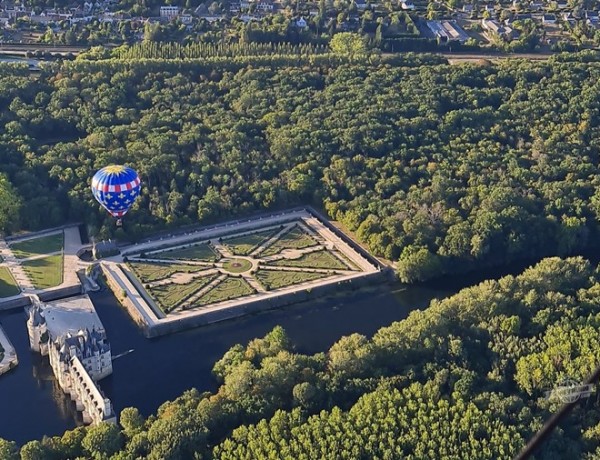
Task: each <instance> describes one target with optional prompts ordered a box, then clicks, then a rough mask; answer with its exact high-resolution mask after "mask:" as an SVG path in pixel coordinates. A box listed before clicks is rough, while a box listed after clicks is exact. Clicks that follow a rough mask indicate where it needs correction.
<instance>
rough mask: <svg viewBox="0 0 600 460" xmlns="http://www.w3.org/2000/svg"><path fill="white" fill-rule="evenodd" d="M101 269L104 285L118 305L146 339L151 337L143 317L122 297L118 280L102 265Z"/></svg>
mask: <svg viewBox="0 0 600 460" xmlns="http://www.w3.org/2000/svg"><path fill="white" fill-rule="evenodd" d="M100 267H101V269H102V273H103V274H104V279H105V281H106V285H107V286H108V288H109V289H110V290H111V291H112V292H113V294H114V295H115V297H116V298H117V300H118V301H119V303H120V304H121V305H122V306H123V307H124V308H125V310H127V312H128V313H129V316H130V317H131V318H132V319H133V320H134V321H135V322H136V323H137V324H138V325H139V326H140V327H141V328H142V329H143V331H144V335H145V336H146V337H152V335H150V333H149V330H148V328H149V325H148V324H147V323H146V321H145V320H144V317H143V316H142V314H141V313H140V312H139V310H138V309H137V308H136V306H135V305H134V304H133V302H132V301H131V299H129V298H128V297H127V295H124V289H123V287H122V286H121V285H120V284H119V282H118V280H117V279H115V278H114V277H113V274H112V272H111V271H110V270H109V268H108V267H106V266H105V265H104V264H100Z"/></svg>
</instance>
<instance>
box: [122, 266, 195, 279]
mask: <svg viewBox="0 0 600 460" xmlns="http://www.w3.org/2000/svg"><path fill="white" fill-rule="evenodd" d="M128 265H129V267H130V268H131V270H132V271H133V272H134V273H135V275H136V276H137V277H138V278H139V279H140V281H141V282H142V283H152V282H153V281H158V280H162V279H164V278H168V277H169V276H171V275H173V274H174V273H193V272H199V271H201V270H205V267H201V266H199V265H184V264H160V263H154V262H129V263H128Z"/></svg>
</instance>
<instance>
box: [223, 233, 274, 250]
mask: <svg viewBox="0 0 600 460" xmlns="http://www.w3.org/2000/svg"><path fill="white" fill-rule="evenodd" d="M275 232H276V230H266V231H264V232H258V233H253V234H252V235H244V236H236V237H234V238H229V239H225V240H223V244H224V245H225V246H227V247H228V248H229V250H230V251H231V252H233V253H234V254H236V255H238V256H247V255H249V254H250V253H251V252H252V251H253V250H254V249H255V248H256V247H257V246H258V245H259V244H261V243H262V242H263V241H266V240H267V239H269V238H270V237H271V236H273V235H274V234H275Z"/></svg>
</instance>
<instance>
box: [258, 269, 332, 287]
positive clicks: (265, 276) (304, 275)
mask: <svg viewBox="0 0 600 460" xmlns="http://www.w3.org/2000/svg"><path fill="white" fill-rule="evenodd" d="M326 276H328V275H327V274H326V273H308V272H288V271H285V272H283V271H282V272H280V271H276V270H259V271H258V272H256V276H255V278H256V279H257V280H258V281H259V282H260V284H262V285H263V286H264V287H265V289H267V290H269V291H270V290H273V289H279V288H283V287H287V286H292V285H294V284H300V283H305V282H306V281H313V280H317V279H319V278H324V277H326Z"/></svg>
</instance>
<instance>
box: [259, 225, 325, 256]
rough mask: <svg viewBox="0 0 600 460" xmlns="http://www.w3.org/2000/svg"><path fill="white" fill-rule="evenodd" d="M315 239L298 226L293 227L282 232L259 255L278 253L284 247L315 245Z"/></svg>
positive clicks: (293, 247)
mask: <svg viewBox="0 0 600 460" xmlns="http://www.w3.org/2000/svg"><path fill="white" fill-rule="evenodd" d="M316 244H318V243H317V241H316V240H315V239H314V238H313V237H312V236H310V235H309V234H308V233H306V232H305V231H304V230H302V229H301V228H300V227H294V228H292V229H291V230H290V231H289V232H287V233H284V234H283V235H282V236H281V237H280V238H279V239H278V240H277V241H275V243H273V244H272V245H271V246H269V247H268V248H267V249H265V250H264V251H263V252H261V254H260V255H261V256H265V257H266V256H272V255H275V254H279V253H280V252H281V251H283V250H284V249H302V248H308V247H310V246H315V245H316Z"/></svg>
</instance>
